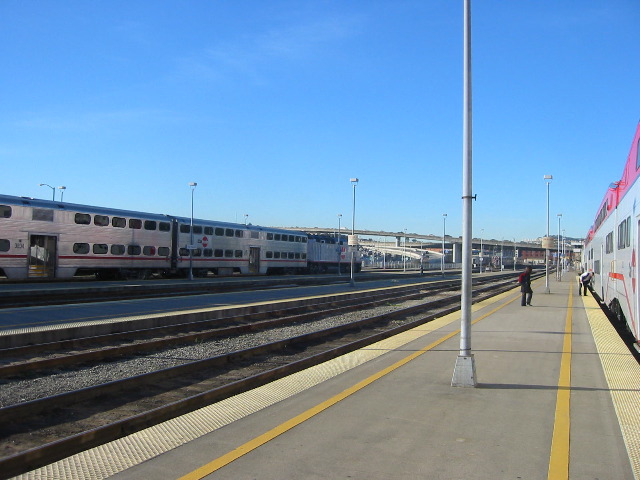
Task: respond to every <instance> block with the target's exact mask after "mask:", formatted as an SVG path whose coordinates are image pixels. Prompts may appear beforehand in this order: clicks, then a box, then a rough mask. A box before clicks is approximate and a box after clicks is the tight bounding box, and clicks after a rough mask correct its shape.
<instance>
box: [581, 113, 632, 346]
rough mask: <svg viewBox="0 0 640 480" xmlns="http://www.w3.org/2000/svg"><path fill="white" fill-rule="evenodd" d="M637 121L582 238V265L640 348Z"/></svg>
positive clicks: (596, 289) (595, 287) (597, 290)
mask: <svg viewBox="0 0 640 480" xmlns="http://www.w3.org/2000/svg"><path fill="white" fill-rule="evenodd" d="M639 176H640V123H638V126H637V128H636V133H635V136H634V137H633V142H632V144H631V151H630V152H629V156H628V157H627V162H626V163H625V166H624V170H623V172H622V177H621V178H620V180H618V181H617V182H614V183H612V184H610V185H609V189H608V190H607V192H606V194H605V196H604V199H603V200H602V203H601V204H600V208H599V209H598V212H597V215H596V218H595V221H594V224H593V226H592V227H591V229H590V230H589V233H588V234H587V237H586V239H585V245H584V253H583V260H582V261H583V268H584V269H585V270H593V272H594V273H595V278H594V280H593V286H594V289H595V291H596V292H597V293H598V295H600V297H601V298H602V299H603V301H604V302H605V303H606V304H607V305H608V306H609V309H610V310H611V311H612V312H613V313H614V314H615V315H616V316H617V317H618V319H619V320H620V321H622V322H625V323H626V325H627V328H628V329H629V331H630V332H631V333H632V334H633V336H634V338H635V344H634V346H635V347H636V349H638V350H640V346H639V344H638V342H639V341H640V329H639V328H640V326H639V324H638V319H639V318H640V312H639V308H640V301H639V300H640V299H639V296H640V292H639V289H638V277H639V272H638V260H637V256H638V252H639V251H640V236H639V231H640V181H638V177H639Z"/></svg>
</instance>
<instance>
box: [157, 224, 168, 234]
mask: <svg viewBox="0 0 640 480" xmlns="http://www.w3.org/2000/svg"><path fill="white" fill-rule="evenodd" d="M158 230H160V231H161V232H170V231H171V224H170V223H169V222H159V223H158Z"/></svg>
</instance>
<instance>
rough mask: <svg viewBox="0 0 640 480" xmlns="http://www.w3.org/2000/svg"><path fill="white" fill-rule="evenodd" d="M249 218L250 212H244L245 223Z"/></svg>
mask: <svg viewBox="0 0 640 480" xmlns="http://www.w3.org/2000/svg"><path fill="white" fill-rule="evenodd" d="M248 220H249V214H248V213H245V214H244V224H245V225H246V224H247V221H248Z"/></svg>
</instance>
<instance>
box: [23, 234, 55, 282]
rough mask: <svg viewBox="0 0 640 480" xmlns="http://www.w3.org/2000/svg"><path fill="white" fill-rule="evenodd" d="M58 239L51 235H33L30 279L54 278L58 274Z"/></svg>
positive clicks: (29, 258) (29, 262) (30, 245)
mask: <svg viewBox="0 0 640 480" xmlns="http://www.w3.org/2000/svg"><path fill="white" fill-rule="evenodd" d="M57 257H58V238H57V237H54V236H51V235H31V236H30V239H29V255H28V268H29V270H28V271H29V277H31V278H35V277H40V278H53V277H54V276H55V273H56V258H57Z"/></svg>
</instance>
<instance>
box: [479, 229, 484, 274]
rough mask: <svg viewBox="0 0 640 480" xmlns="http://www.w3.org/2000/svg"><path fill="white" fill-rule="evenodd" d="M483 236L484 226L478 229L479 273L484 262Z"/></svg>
mask: <svg viewBox="0 0 640 480" xmlns="http://www.w3.org/2000/svg"><path fill="white" fill-rule="evenodd" d="M483 237H484V228H483V229H481V230H480V273H482V264H483V263H484V248H483V245H482V238H483Z"/></svg>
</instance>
